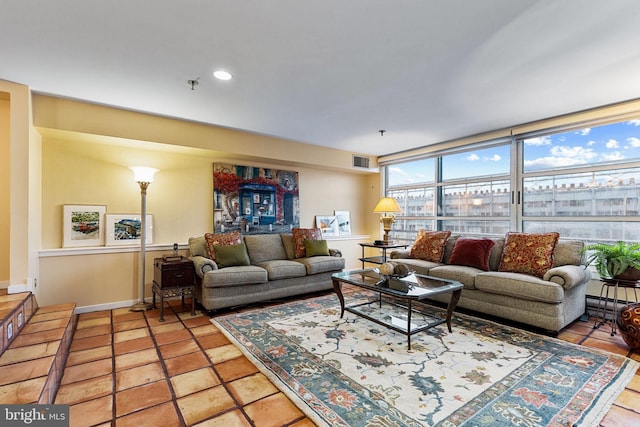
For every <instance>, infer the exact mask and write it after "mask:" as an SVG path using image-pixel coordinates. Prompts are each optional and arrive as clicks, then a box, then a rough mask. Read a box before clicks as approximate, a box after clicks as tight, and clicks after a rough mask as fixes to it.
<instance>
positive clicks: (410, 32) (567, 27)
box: [0, 0, 640, 155]
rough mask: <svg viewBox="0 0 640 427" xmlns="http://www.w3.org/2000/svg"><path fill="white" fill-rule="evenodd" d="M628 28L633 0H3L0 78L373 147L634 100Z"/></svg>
mask: <svg viewBox="0 0 640 427" xmlns="http://www.w3.org/2000/svg"><path fill="white" fill-rule="evenodd" d="M639 23H640V2H638V1H637V0H607V1H602V0H544V1H536V0H481V1H479V0H446V1H444V0H396V1H389V0H340V1H338V0H329V1H327V0H269V1H264V0H260V1H258V0H243V1H232V0H228V1H219V0H186V1H185V0H182V1H180V0H154V1H148V0H112V1H104V0H103V1H99V0H56V1H50V0H21V1H14V0H0V79H4V80H9V81H14V82H18V83H22V84H25V85H28V86H29V87H30V88H31V89H32V90H33V91H35V92H39V93H46V94H52V95H57V96H62V97H69V98H75V99H81V100H87V101H91V102H96V103H100V104H107V105H113V106H118V107H123V108H127V109H131V110H136V111H144V112H150V113H155V114H160V115H165V116H170V117H177V118H182V119H188V120H193V121H198V122H205V123H211V124H215V125H220V126H225V127H231V128H237V129H244V130H248V131H252V132H257V133H262V134H268V135H274V136H278V137H282V138H287V139H291V140H296V141H301V142H305V143H310V144H316V145H323V146H328V147H334V148H340V149H344V150H348V151H352V152H356V153H363V154H369V155H382V154H389V153H394V152H398V151H403V150H407V149H410V148H414V147H420V146H426V145H429V144H433V143H437V142H441V141H446V140H450V139H454V138H458V137H463V136H468V135H472V134H477V133H482V132H486V131H491V130H495V129H500V128H504V127H508V126H511V125H516V124H521V123H525V122H530V121H534V120H539V119H544V118H548V117H552V116H556V115H560V114H565V113H570V112H575V111H580V110H584V109H588V108H593V107H598V106H602V105H606V104H610V103H615V102H619V101H625V100H630V99H635V98H640V26H639ZM218 68H223V69H226V70H228V71H230V72H231V73H233V75H234V79H233V80H231V81H228V82H222V81H217V80H215V79H213V78H212V77H211V73H212V71H213V70H215V69H218ZM190 79H199V84H198V85H197V86H195V90H191V86H190V85H189V84H188V83H187V80H190ZM380 129H385V130H386V131H387V132H386V133H385V134H384V136H381V135H380V134H379V133H378V130H380Z"/></svg>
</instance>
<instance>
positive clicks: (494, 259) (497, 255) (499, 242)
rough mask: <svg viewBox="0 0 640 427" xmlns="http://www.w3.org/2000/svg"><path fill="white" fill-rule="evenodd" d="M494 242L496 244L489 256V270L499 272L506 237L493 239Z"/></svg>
mask: <svg viewBox="0 0 640 427" xmlns="http://www.w3.org/2000/svg"><path fill="white" fill-rule="evenodd" d="M493 241H494V242H495V245H493V247H492V248H491V252H490V254H489V270H491V271H498V268H500V259H501V258H502V251H503V250H504V237H500V238H497V239H493Z"/></svg>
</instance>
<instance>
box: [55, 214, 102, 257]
mask: <svg viewBox="0 0 640 427" xmlns="http://www.w3.org/2000/svg"><path fill="white" fill-rule="evenodd" d="M106 211H107V207H106V206H105V205H64V206H63V208H62V247H64V248H70V247H78V246H103V245H104V229H105V227H104V215H105V212H106Z"/></svg>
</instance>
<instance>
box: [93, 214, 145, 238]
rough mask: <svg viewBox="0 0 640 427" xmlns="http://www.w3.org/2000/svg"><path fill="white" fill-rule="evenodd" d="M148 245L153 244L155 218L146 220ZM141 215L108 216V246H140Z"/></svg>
mask: <svg viewBox="0 0 640 427" xmlns="http://www.w3.org/2000/svg"><path fill="white" fill-rule="evenodd" d="M146 221H147V224H146V229H147V230H146V235H145V237H146V238H145V242H146V244H151V243H153V216H152V215H150V214H148V215H147V218H146ZM141 223H142V221H141V215H140V214H138V215H127V214H118V215H116V214H107V215H106V221H105V224H106V226H105V228H106V237H107V245H139V244H140V226H141Z"/></svg>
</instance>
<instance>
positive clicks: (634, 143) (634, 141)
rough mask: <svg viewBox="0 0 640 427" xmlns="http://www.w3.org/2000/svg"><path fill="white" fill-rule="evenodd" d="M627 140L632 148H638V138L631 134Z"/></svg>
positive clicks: (639, 141)
mask: <svg viewBox="0 0 640 427" xmlns="http://www.w3.org/2000/svg"><path fill="white" fill-rule="evenodd" d="M627 142H628V143H629V145H631V146H632V147H633V148H638V147H640V138H636V137H635V136H632V137H630V138H627Z"/></svg>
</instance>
